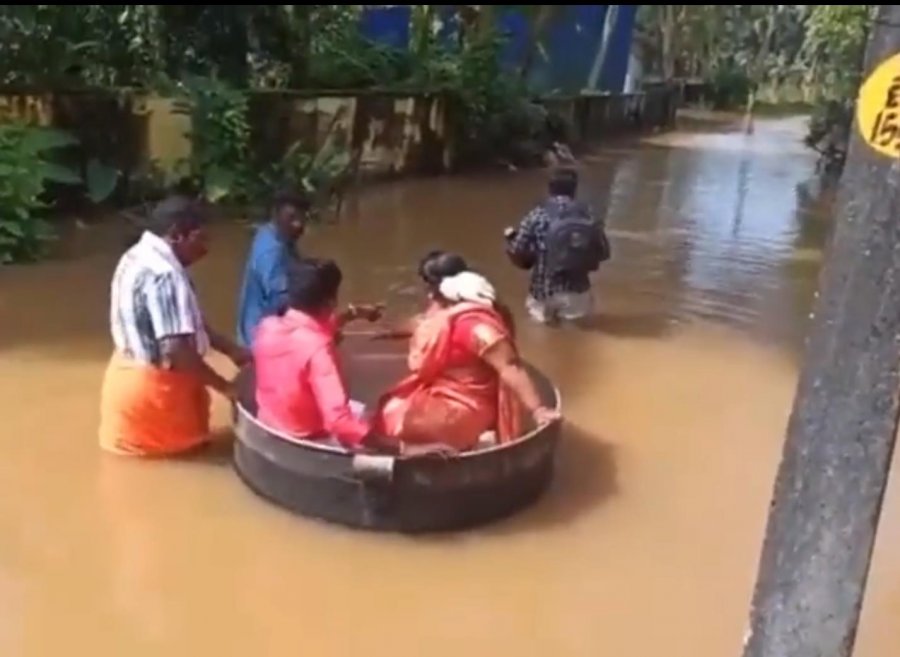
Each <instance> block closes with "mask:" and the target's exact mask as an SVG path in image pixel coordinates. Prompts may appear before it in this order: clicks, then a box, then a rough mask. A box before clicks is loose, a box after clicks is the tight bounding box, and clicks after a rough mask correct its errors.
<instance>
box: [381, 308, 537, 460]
mask: <svg viewBox="0 0 900 657" xmlns="http://www.w3.org/2000/svg"><path fill="white" fill-rule="evenodd" d="M502 340H510V342H513V336H512V334H511V327H509V326H508V325H507V324H506V322H504V320H503V319H502V317H501V316H500V315H499V314H498V313H497V312H496V311H495V310H494V309H492V308H489V307H486V306H483V305H480V304H475V303H459V304H456V305H454V306H451V307H449V308H438V307H436V308H433V309H432V310H430V311H428V312H427V313H426V314H425V315H424V317H423V318H422V320H421V321H420V323H419V325H418V327H417V328H416V330H415V332H414V334H413V337H412V339H411V340H410V352H409V359H408V362H409V369H410V374H409V375H408V376H407V377H406V378H404V379H403V380H402V381H400V382H399V383H398V384H397V385H396V386H394V388H393V389H391V390H390V391H389V392H388V393H387V394H386V395H384V396H383V397H382V398H381V400H380V401H379V404H378V409H377V415H376V428H377V430H378V432H379V433H381V434H382V435H383V436H385V437H387V438H389V439H391V438H393V439H395V440H396V441H398V442H406V443H414V444H423V443H438V442H439V443H444V444H447V445H450V446H452V447H454V448H456V449H458V450H460V451H464V450H468V449H472V448H473V447H475V446H476V445H477V444H478V438H479V436H481V434H483V433H484V432H486V431H496V432H497V437H498V439H499V440H500V442H508V441H510V440H512V439H513V438H515V437H516V436H518V435H519V433H520V428H521V409H520V405H519V402H518V399H517V398H516V397H515V396H514V394H513V392H512V391H511V390H509V388H508V387H507V386H505V385H503V384H502V383H501V382H500V380H499V377H498V375H497V373H496V372H495V371H494V370H493V368H491V367H490V366H489V365H488V364H487V363H485V362H484V361H483V360H482V358H481V356H482V354H484V353H485V351H487V350H488V349H490V348H491V347H493V346H494V345H496V344H497V343H498V342H500V341H502Z"/></svg>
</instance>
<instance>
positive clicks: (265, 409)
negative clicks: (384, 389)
mask: <svg viewBox="0 0 900 657" xmlns="http://www.w3.org/2000/svg"><path fill="white" fill-rule="evenodd" d="M335 333H336V325H335V322H334V318H331V317H329V318H328V319H319V318H316V317H312V316H310V315H306V314H305V313H302V312H300V311H297V310H293V309H292V310H288V311H287V313H285V315H284V316H283V317H267V318H265V319H264V320H263V321H262V322H261V323H260V325H259V328H258V329H257V331H256V335H255V337H254V340H253V360H254V362H255V365H256V403H257V406H258V412H257V415H258V417H259V420H260V421H261V422H262V423H263V424H265V425H267V426H269V427H271V428H272V429H275V430H277V431H282V432H284V433H289V434H291V435H295V436H298V437H301V438H310V439H316V438H326V437H328V436H333V437H334V438H337V440H338V441H340V442H341V444H343V445H346V446H350V447H352V446H355V445H358V444H360V443H361V442H362V440H363V438H365V437H366V436H367V435H368V434H369V432H370V430H371V427H370V426H369V424H368V422H365V421H364V420H361V419H359V418H357V417H356V416H355V415H354V414H353V413H352V411H351V410H350V397H349V395H348V394H347V386H346V384H345V383H344V377H343V374H342V373H341V370H340V365H339V362H338V361H339V359H338V353H337V348H336V345H335V339H334V338H335Z"/></svg>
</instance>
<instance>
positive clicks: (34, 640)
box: [0, 119, 900, 657]
mask: <svg viewBox="0 0 900 657" xmlns="http://www.w3.org/2000/svg"><path fill="white" fill-rule="evenodd" d="M802 129H803V124H802V121H799V120H794V119H789V120H777V121H769V122H760V123H759V124H758V126H757V131H756V133H755V134H754V135H752V136H750V137H746V136H744V135H741V134H737V133H735V132H732V131H730V130H729V129H728V128H727V126H718V127H706V128H702V129H691V130H685V131H682V132H679V133H674V134H671V135H665V136H659V137H655V138H651V139H647V140H644V142H643V143H640V144H638V143H634V144H622V145H618V146H610V147H608V148H605V149H603V150H602V151H600V152H599V154H597V155H595V156H593V157H591V158H588V160H587V161H586V162H585V165H584V172H583V190H584V195H585V196H586V197H587V198H588V199H589V200H591V201H592V202H594V203H595V204H596V205H598V206H600V207H601V208H603V209H604V211H605V212H606V213H607V216H608V223H609V227H610V230H611V234H612V236H613V237H614V249H615V255H614V260H613V261H612V262H611V263H610V264H609V265H608V266H607V267H605V268H604V269H603V271H602V272H601V274H600V276H599V277H598V299H599V301H600V308H601V314H600V316H599V317H598V318H597V320H596V321H595V322H594V323H593V324H592V325H591V326H590V327H588V328H586V329H584V330H575V329H559V330H548V329H545V328H539V327H534V326H530V325H527V324H525V323H524V322H523V325H522V345H523V349H524V351H525V353H526V354H528V355H529V357H531V358H532V359H533V360H534V361H535V362H536V363H537V364H538V365H540V366H541V367H543V368H544V369H545V370H546V371H547V372H548V373H549V374H550V375H551V376H552V377H553V378H554V379H555V380H556V381H557V382H558V383H559V385H560V387H561V389H562V391H563V396H564V404H565V412H566V416H567V419H568V420H569V423H570V426H569V428H568V429H567V431H566V435H565V442H564V445H563V447H562V453H561V458H560V463H559V470H558V476H557V479H556V482H555V484H554V486H553V488H552V490H551V491H550V492H549V494H548V495H547V496H546V498H545V499H544V500H543V501H541V502H540V503H539V504H538V505H537V506H536V507H535V508H533V509H531V510H529V511H526V512H524V513H521V514H520V515H518V516H516V517H514V518H511V519H509V520H507V521H504V522H501V523H498V524H496V525H494V526H490V527H486V528H484V529H480V530H476V531H471V532H468V533H464V534H457V535H450V536H440V537H431V538H417V539H412V538H403V537H397V536H387V535H371V534H362V533H357V532H353V531H348V530H343V529H340V528H336V527H331V526H325V525H322V524H319V523H316V522H311V521H307V520H303V519H299V518H296V517H292V516H290V515H288V514H286V513H283V512H281V511H279V510H278V509H275V508H273V507H271V506H269V505H268V504H266V503H264V502H262V501H260V500H258V499H257V498H255V497H254V496H253V495H251V494H250V493H249V492H248V491H247V490H246V489H245V488H244V487H243V486H242V485H241V483H240V482H239V481H238V480H237V478H236V477H235V476H234V475H233V473H232V471H231V470H230V468H229V466H228V461H227V456H226V453H225V451H222V455H221V456H219V457H217V458H207V459H205V460H196V461H178V462H156V463H137V462H131V461H127V462H126V461H120V460H116V459H112V458H107V457H104V456H103V455H101V454H100V453H99V451H98V449H97V445H96V437H95V432H96V426H97V398H98V390H99V384H100V378H101V374H102V371H103V367H104V362H105V359H106V357H107V355H108V352H109V348H110V347H109V338H108V336H107V327H106V314H107V307H106V304H107V287H108V281H109V276H110V273H111V271H112V267H113V265H114V262H115V258H116V255H117V249H118V241H119V238H120V233H121V231H120V230H119V229H118V228H115V227H110V226H108V225H105V226H102V227H89V228H86V229H79V230H75V231H73V232H72V234H71V235H69V236H68V237H67V238H66V240H65V242H64V248H63V254H62V256H61V257H60V258H59V259H56V260H54V261H52V262H48V263H45V264H41V265H38V266H32V267H26V268H11V269H5V270H3V271H0V317H2V321H0V398H2V399H3V400H4V402H3V406H2V408H3V417H2V430H0V455H2V458H0V654H2V655H8V656H10V657H14V656H15V657H18V656H22V657H56V656H58V655H63V654H69V653H70V652H72V651H74V650H77V651H86V652H89V653H90V654H92V655H104V656H106V655H110V656H116V657H118V656H120V655H128V656H129V657H139V656H143V655H147V656H154V657H155V656H159V655H186V656H187V655H217V656H219V657H226V656H230V655H235V656H241V655H274V656H278V655H310V656H315V657H343V656H347V657H349V656H351V655H353V656H355V655H361V654H367V653H371V654H376V655H391V657H407V656H409V657H412V656H419V655H428V656H429V657H443V656H452V657H458V656H459V655H468V656H471V657H482V656H488V655H490V656H494V655H517V656H518V657H531V656H534V657H538V656H541V657H544V656H551V655H552V656H554V657H595V656H596V655H598V654H609V655H616V656H618V657H647V656H651V655H665V657H724V656H728V655H738V654H739V651H740V644H741V638H742V634H743V630H744V624H745V619H746V616H747V608H748V602H749V598H750V593H751V589H752V585H753V581H754V577H755V571H756V564H757V556H758V553H759V548H760V542H761V538H762V532H763V528H764V523H765V516H766V510H767V504H768V501H769V494H770V490H771V484H772V480H773V476H774V473H775V469H776V466H777V461H778V456H779V452H780V445H781V441H782V436H783V432H784V427H785V423H786V419H787V415H788V412H789V409H790V403H791V397H792V394H793V389H794V384H795V380H796V377H797V367H798V363H799V358H800V352H801V348H802V338H803V334H804V331H805V328H806V321H807V320H806V318H807V316H808V313H809V308H810V303H811V299H812V296H813V292H814V288H815V283H816V276H817V272H818V268H819V266H820V261H821V258H822V244H823V243H824V241H825V236H826V232H827V230H826V227H827V226H828V202H827V199H821V198H819V197H818V195H817V194H816V193H814V192H813V191H812V190H811V188H809V187H808V186H806V185H805V183H806V181H807V180H808V179H809V178H810V176H811V172H812V167H813V162H812V159H811V157H810V155H809V154H808V153H806V152H804V150H803V149H802V147H801V146H800V144H799V138H800V136H801V135H802ZM541 181H542V174H540V173H523V174H504V175H492V176H483V175H482V176H477V177H470V178H466V177H463V178H446V179H436V180H421V181H414V182H404V183H399V184H395V185H387V186H381V187H377V188H374V189H371V190H369V191H367V192H366V193H365V194H363V195H362V196H361V197H360V198H358V199H356V200H355V201H353V202H351V203H349V205H348V208H347V212H346V216H345V217H344V219H343V220H342V222H341V223H340V225H336V226H327V227H322V228H317V229H316V230H315V231H314V232H313V234H312V235H310V236H309V237H308V238H307V239H306V240H305V242H304V244H303V248H304V249H305V250H306V251H308V252H311V253H317V254H328V255H331V256H334V257H336V258H337V259H339V260H340V262H341V264H342V265H343V266H344V268H345V270H346V274H347V276H348V285H347V296H348V298H355V299H367V298H384V299H386V300H387V301H389V302H391V303H392V304H393V305H394V306H395V307H397V308H399V309H400V310H398V312H401V311H402V309H404V308H406V307H409V306H410V305H411V304H412V303H413V298H414V294H415V280H414V277H413V271H412V270H413V265H414V261H415V260H416V258H417V257H418V256H419V255H420V254H422V253H423V252H424V251H425V250H426V249H428V248H431V247H435V246H443V247H447V248H451V249H458V250H460V251H462V252H464V253H465V254H466V255H467V256H468V257H469V258H470V259H471V260H472V261H473V262H474V263H476V264H477V265H478V266H479V267H481V268H483V269H484V270H485V271H486V273H488V274H489V275H490V276H491V277H492V278H493V279H494V280H495V281H496V282H497V285H498V287H499V288H500V289H501V291H502V292H503V294H504V295H505V296H506V297H507V298H508V299H510V300H514V301H515V303H516V305H517V306H518V305H519V303H518V302H519V299H520V298H521V296H522V294H523V292H524V288H525V280H524V277H523V276H522V275H520V272H517V271H514V270H513V269H511V268H510V267H509V266H507V265H506V264H505V262H504V260H503V258H502V256H501V250H500V233H501V230H502V229H503V227H504V226H505V225H507V224H509V223H512V222H513V221H514V220H515V219H516V218H517V217H518V216H519V215H520V214H521V213H522V212H523V211H525V210H526V209H527V208H528V206H529V205H530V204H532V203H533V202H535V201H536V200H538V198H539V197H540V194H541V185H542V183H541ZM249 236H250V232H249V227H248V226H246V225H235V224H229V225H227V226H222V227H219V228H217V229H216V230H215V235H214V252H213V254H212V255H211V256H210V257H209V258H208V262H205V263H204V264H202V265H201V266H200V267H199V268H198V271H197V274H196V276H197V282H198V287H199V289H200V292H201V297H202V300H203V302H204V303H205V306H206V308H207V310H208V313H209V315H210V317H211V319H212V320H213V322H214V323H217V324H219V325H220V326H222V327H225V328H227V329H230V328H231V327H232V325H233V317H234V306H235V297H236V294H237V283H238V278H239V274H240V269H241V267H242V261H243V258H244V255H245V252H246V248H247V243H248V239H249ZM227 420H228V417H227V412H226V408H225V407H224V405H223V404H221V403H219V404H218V405H217V406H216V408H215V421H216V424H217V426H218V427H220V428H221V430H222V433H223V436H226V435H227V430H226V426H227ZM898 547H900V506H898V496H897V494H896V492H894V493H891V494H889V496H888V505H887V509H886V512H885V519H884V523H883V531H882V533H881V536H880V539H879V545H878V550H877V553H876V561H875V566H874V570H873V574H872V586H871V588H870V595H869V599H868V604H867V606H866V611H865V618H864V624H863V629H862V634H861V637H860V641H861V645H860V649H859V651H858V654H859V655H860V656H861V657H890V656H892V655H895V654H896V648H895V646H896V645H897V643H898V639H900V629H896V628H897V627H900V626H898V625H897V623H896V622H894V620H895V618H894V616H895V614H896V612H898V611H900V558H898V557H897V553H898V550H897V548H898ZM892 628H894V629H892Z"/></svg>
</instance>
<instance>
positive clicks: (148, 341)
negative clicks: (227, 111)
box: [100, 196, 249, 456]
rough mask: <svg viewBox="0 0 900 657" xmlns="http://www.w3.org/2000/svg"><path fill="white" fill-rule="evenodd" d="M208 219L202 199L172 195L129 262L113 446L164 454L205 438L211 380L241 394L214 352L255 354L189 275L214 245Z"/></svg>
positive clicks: (115, 373)
mask: <svg viewBox="0 0 900 657" xmlns="http://www.w3.org/2000/svg"><path fill="white" fill-rule="evenodd" d="M205 224H206V212H205V209H204V208H203V207H202V206H201V205H200V204H199V203H198V202H196V201H193V200H191V199H188V198H184V197H177V196H176V197H171V198H169V199H166V200H165V201H162V202H161V203H160V204H159V205H158V206H157V207H156V208H155V210H154V211H153V213H152V215H151V217H150V221H149V225H148V227H147V230H145V231H144V233H143V234H142V235H141V237H140V239H139V240H138V241H137V243H136V244H134V246H132V247H131V248H130V249H128V251H126V252H125V254H124V255H123V256H122V258H121V259H120V260H119V264H118V266H117V267H116V271H115V274H114V275H113V280H112V286H111V303H110V328H111V332H112V338H113V343H114V345H115V352H114V354H113V357H112V359H111V361H110V364H109V367H108V368H107V371H106V375H105V378H104V382H103V391H102V399H101V420H100V444H101V446H102V447H103V448H104V449H107V450H109V451H112V452H115V453H118V454H128V455H135V456H164V455H169V454H176V453H180V452H185V451H189V450H192V449H194V448H196V447H198V446H200V445H202V444H204V443H205V442H206V441H207V440H208V434H209V394H208V392H207V388H212V389H213V390H216V391H217V392H219V393H220V394H223V395H225V396H228V397H231V396H232V394H233V393H232V384H231V383H230V382H229V381H227V380H226V379H225V378H223V377H222V376H221V375H220V374H218V373H217V372H216V371H215V370H213V369H212V368H211V367H210V366H209V365H208V364H207V363H206V361H205V360H204V356H205V355H206V354H207V352H208V351H209V350H210V349H214V350H216V351H220V352H222V353H224V354H225V355H227V356H228V357H229V358H231V360H232V361H233V362H235V364H237V365H241V364H243V363H244V362H246V361H247V360H248V359H249V354H248V352H247V351H246V350H244V349H243V348H241V347H238V346H237V345H235V344H234V343H233V342H232V341H231V340H230V339H228V338H226V337H225V336H223V335H220V334H219V333H217V332H215V331H213V330H211V329H210V327H209V326H208V325H207V324H206V322H205V321H204V318H203V314H202V312H201V311H200V307H199V304H198V302H197V296H196V293H195V291H194V287H193V283H192V282H191V279H190V277H189V276H188V273H187V268H188V267H190V266H191V265H192V264H194V263H195V262H197V261H198V260H200V259H201V258H202V257H203V256H205V255H206V253H207V249H208V247H207V235H206V227H205Z"/></svg>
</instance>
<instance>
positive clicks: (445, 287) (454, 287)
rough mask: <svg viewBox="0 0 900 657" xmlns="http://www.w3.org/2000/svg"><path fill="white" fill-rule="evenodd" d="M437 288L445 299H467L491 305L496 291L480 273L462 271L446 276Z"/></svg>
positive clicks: (457, 300) (458, 300)
mask: <svg viewBox="0 0 900 657" xmlns="http://www.w3.org/2000/svg"><path fill="white" fill-rule="evenodd" d="M438 290H439V291H440V293H441V296H443V297H444V298H445V299H446V300H447V301H453V302H460V301H468V302H471V303H478V304H481V305H483V306H492V305H493V304H494V301H495V300H496V298H497V293H496V291H495V290H494V286H493V285H491V283H490V281H488V279H486V278H485V277H484V276H482V275H481V274H476V273H475V272H473V271H464V272H460V273H459V274H456V275H455V276H448V277H447V278H445V279H444V280H442V281H441V284H440V286H439V287H438Z"/></svg>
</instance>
